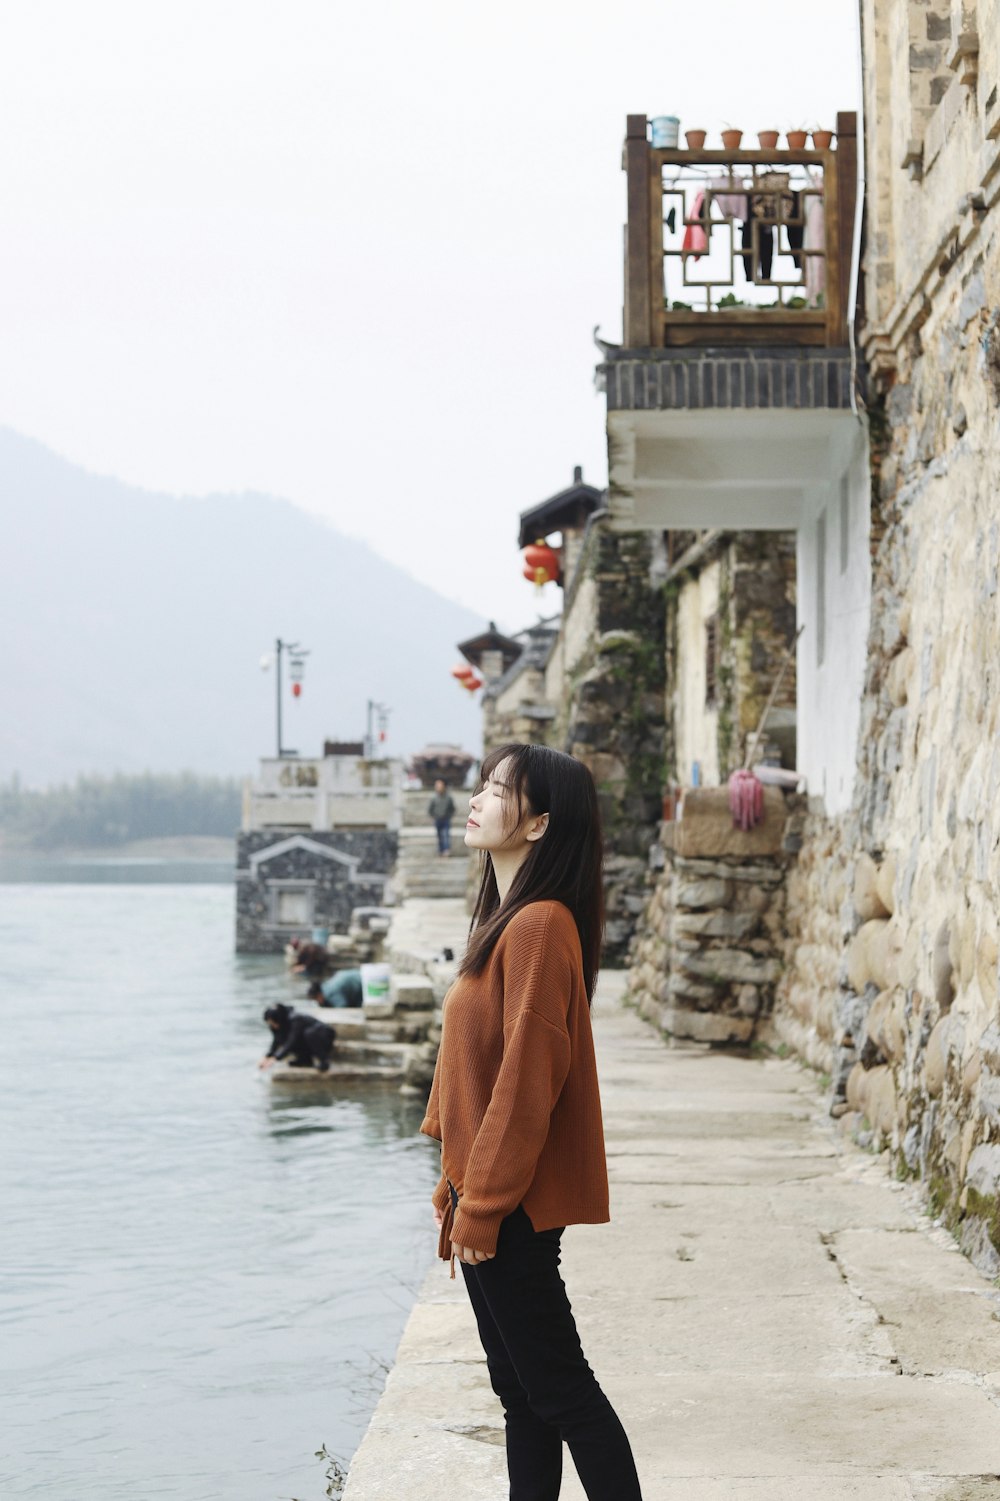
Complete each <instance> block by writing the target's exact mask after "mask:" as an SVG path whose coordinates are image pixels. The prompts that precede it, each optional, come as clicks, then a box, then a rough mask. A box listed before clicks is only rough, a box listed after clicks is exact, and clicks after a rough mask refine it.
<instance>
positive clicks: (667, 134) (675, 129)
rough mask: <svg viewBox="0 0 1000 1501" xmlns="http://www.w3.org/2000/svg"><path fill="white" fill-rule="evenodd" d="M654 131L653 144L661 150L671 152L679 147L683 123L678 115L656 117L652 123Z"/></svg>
mask: <svg viewBox="0 0 1000 1501" xmlns="http://www.w3.org/2000/svg"><path fill="white" fill-rule="evenodd" d="M650 124H651V126H652V130H653V139H652V144H653V145H654V146H656V147H658V148H659V149H660V150H666V151H671V150H673V148H674V147H675V146H676V145H677V140H678V137H679V135H680V129H681V122H680V120H679V119H678V117H677V116H676V115H655V116H654V117H653V119H652V120H651V121H650Z"/></svg>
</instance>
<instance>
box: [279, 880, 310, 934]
mask: <svg viewBox="0 0 1000 1501" xmlns="http://www.w3.org/2000/svg"><path fill="white" fill-rule="evenodd" d="M271 910H272V912H273V914H274V922H275V924H276V925H277V926H278V927H279V928H308V927H311V926H312V920H313V893H312V888H311V887H309V886H278V887H276V888H275V890H274V892H273V900H272V908H271Z"/></svg>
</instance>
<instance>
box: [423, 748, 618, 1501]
mask: <svg viewBox="0 0 1000 1501" xmlns="http://www.w3.org/2000/svg"><path fill="white" fill-rule="evenodd" d="M470 810H471V811H470V816H469V822H468V824H467V826H466V832H465V842H466V844H467V845H468V846H469V847H470V848H471V849H478V850H481V851H482V852H483V855H484V859H483V876H482V883H481V885H480V889H479V897H478V899H477V902H476V907H475V911H474V913H473V919H472V929H471V933H470V938H469V946H468V948H467V950H466V953H465V957H464V958H463V960H462V963H461V965H460V968H459V975H458V979H457V980H456V981H455V984H454V985H453V986H452V988H451V990H450V991H449V993H448V996H447V999H446V1001H445V1008H444V1029H443V1035H442V1039H441V1047H440V1051H439V1054H438V1063H437V1068H436V1070H435V1074H434V1083H433V1086H432V1088H431V1095H430V1099H429V1101H428V1105H427V1115H426V1118H425V1119H424V1122H423V1124H422V1126H421V1130H422V1131H423V1132H424V1133H425V1134H426V1135H428V1136H432V1137H434V1138H435V1139H436V1140H438V1141H440V1142H441V1166H442V1176H441V1181H440V1183H439V1184H438V1186H437V1188H436V1190H435V1192H434V1196H433V1200H434V1210H435V1219H436V1221H437V1223H438V1225H439V1227H440V1241H439V1247H438V1250H439V1254H440V1255H441V1257H442V1259H444V1260H448V1259H451V1260H452V1275H454V1261H455V1260H458V1261H459V1262H460V1264H461V1267H462V1275H463V1277H464V1279H465V1284H466V1287H467V1289H468V1293H469V1298H470V1301H471V1303H472V1307H473V1311H474V1313H475V1316H476V1322H477V1324H478V1326H479V1335H480V1338H481V1340H482V1343H483V1348H484V1350H485V1352H486V1360H487V1365H488V1367H489V1373H490V1380H491V1382H492V1384H493V1390H494V1391H495V1392H496V1394H497V1396H498V1397H499V1398H500V1401H501V1402H502V1404H503V1407H504V1413H505V1418H506V1442H507V1469H508V1473H509V1476H510V1501H556V1498H557V1497H558V1495H559V1491H560V1486H561V1482H562V1446H563V1442H564V1441H565V1443H566V1444H567V1445H568V1447H569V1451H570V1454H571V1456H572V1458H573V1463H574V1465H575V1466H576V1470H577V1473H578V1475H579V1476H580V1480H581V1482H582V1484H583V1488H584V1491H585V1492H586V1494H587V1496H588V1497H589V1498H590V1501H641V1493H640V1489H639V1480H638V1476H637V1475H636V1469H635V1463H634V1461H633V1458H632V1450H631V1448H630V1446H629V1441H628V1438H627V1437H626V1434H625V1430H624V1429H623V1428H622V1425H621V1423H620V1421H619V1419H618V1416H617V1414H616V1413H615V1411H614V1409H613V1407H612V1406H611V1404H610V1402H609V1401H608V1399H607V1397H606V1396H605V1395H604V1393H603V1391H602V1390H601V1388H600V1386H599V1385H598V1383H597V1379H596V1377H595V1376H594V1373H593V1371H592V1370H591V1368H590V1366H589V1365H588V1363H587V1360H586V1357H585V1356H584V1353H583V1349H582V1347H581V1344H580V1337H579V1335H578V1333H577V1329H576V1323H575V1321H574V1319H573V1313H572V1310H571V1308H570V1304H569V1299H568V1297H567V1295H566V1288H565V1285H564V1283H563V1280H562V1278H561V1276H560V1275H559V1244H560V1237H561V1236H562V1233H563V1229H564V1227H565V1226H566V1225H570V1224H602V1223H604V1222H606V1221H607V1220H608V1218H609V1214H608V1176H607V1166H606V1163H605V1156H604V1131H603V1126H602V1121H601V1102H600V1095H599V1092H598V1084H597V1066H596V1061H595V1058H594V1044H593V1036H592V1033H591V1026H590V1002H591V998H592V996H593V993H594V986H595V983H596V979H597V968H598V963H599V958H600V949H601V936H602V928H603V916H604V913H603V905H604V904H603V888H602V878H601V855H602V849H601V828H600V815H599V810H598V804H597V792H596V789H595V787H594V780H593V777H592V776H591V774H590V772H589V771H588V770H587V768H586V767H585V766H583V765H582V764H581V763H580V762H579V761H575V760H574V759H573V758H572V757H571V756H566V755H563V754H562V753H561V752H559V751H554V750H549V749H548V748H547V747H545V746H539V745H505V746H502V747H501V748H500V749H499V750H496V751H493V752H492V753H491V754H490V755H489V756H487V757H486V759H485V761H484V762H483V766H482V772H481V782H480V786H479V788H478V790H477V791H476V792H475V793H474V795H473V797H472V798H471V800H470Z"/></svg>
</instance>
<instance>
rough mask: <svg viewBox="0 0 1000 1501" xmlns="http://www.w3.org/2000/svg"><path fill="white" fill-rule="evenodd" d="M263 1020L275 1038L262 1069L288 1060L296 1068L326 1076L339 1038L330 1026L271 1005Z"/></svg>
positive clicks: (307, 1016) (288, 1008)
mask: <svg viewBox="0 0 1000 1501" xmlns="http://www.w3.org/2000/svg"><path fill="white" fill-rule="evenodd" d="M264 1020H265V1022H266V1023H267V1025H268V1026H269V1027H270V1029H271V1031H272V1033H273V1034H274V1035H273V1037H272V1038H271V1046H270V1048H269V1049H268V1051H267V1053H266V1054H265V1055H264V1057H263V1058H262V1059H261V1060H260V1063H259V1065H258V1067H259V1068H270V1067H271V1066H272V1064H275V1063H281V1062H282V1061H284V1060H285V1059H287V1060H288V1062H289V1063H291V1064H294V1066H295V1067H296V1068H315V1069H318V1070H319V1072H320V1073H321V1074H325V1073H326V1071H327V1069H328V1068H329V1067H330V1058H331V1056H332V1054H333V1045H334V1042H335V1041H336V1037H337V1034H336V1032H335V1031H334V1030H333V1028H332V1027H331V1026H329V1025H328V1024H327V1023H326V1022H321V1021H317V1019H316V1017H314V1016H309V1015H308V1014H307V1013H306V1012H304V1011H296V1010H295V1008H294V1006H285V1005H278V1006H269V1007H268V1008H267V1010H266V1011H265V1012H264Z"/></svg>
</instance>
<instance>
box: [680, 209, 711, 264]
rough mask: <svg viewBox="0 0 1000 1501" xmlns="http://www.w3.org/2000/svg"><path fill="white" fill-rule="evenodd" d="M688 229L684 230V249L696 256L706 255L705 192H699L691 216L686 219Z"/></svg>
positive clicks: (682, 246)
mask: <svg viewBox="0 0 1000 1501" xmlns="http://www.w3.org/2000/svg"><path fill="white" fill-rule="evenodd" d="M684 222H685V224H686V225H687V229H685V231H684V241H683V243H682V245H681V249H682V250H686V251H689V252H690V253H691V254H692V255H693V256H694V258H695V260H697V259H698V257H699V256H701V255H704V254H705V252H706V251H707V249H708V234H707V233H706V230H705V194H704V193H699V194H698V196H697V197H696V198H695V200H694V203H693V205H692V207H691V218H690V219H686V220H685V221H684Z"/></svg>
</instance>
